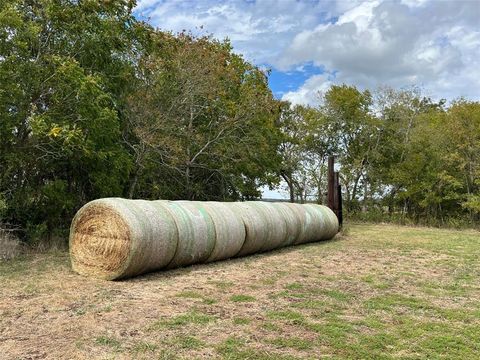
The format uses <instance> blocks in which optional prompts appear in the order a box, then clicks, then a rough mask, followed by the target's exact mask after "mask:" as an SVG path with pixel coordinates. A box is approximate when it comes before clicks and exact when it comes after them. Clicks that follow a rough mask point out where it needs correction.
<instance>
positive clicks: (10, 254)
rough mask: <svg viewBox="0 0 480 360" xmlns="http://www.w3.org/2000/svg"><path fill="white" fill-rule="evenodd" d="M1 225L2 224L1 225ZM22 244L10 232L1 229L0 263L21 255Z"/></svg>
mask: <svg viewBox="0 0 480 360" xmlns="http://www.w3.org/2000/svg"><path fill="white" fill-rule="evenodd" d="M0 225H1V224H0ZM21 250H22V244H21V242H20V240H18V238H17V237H16V236H15V235H14V234H13V233H12V232H10V231H6V230H3V229H2V228H1V227H0V261H2V260H10V259H13V258H15V257H17V256H18V255H20V253H21Z"/></svg>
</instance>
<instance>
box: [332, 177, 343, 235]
mask: <svg viewBox="0 0 480 360" xmlns="http://www.w3.org/2000/svg"><path fill="white" fill-rule="evenodd" d="M335 190H336V191H335V210H334V212H335V215H337V219H338V224H339V226H340V227H342V224H343V206H342V186H341V185H340V174H339V172H338V171H336V172H335Z"/></svg>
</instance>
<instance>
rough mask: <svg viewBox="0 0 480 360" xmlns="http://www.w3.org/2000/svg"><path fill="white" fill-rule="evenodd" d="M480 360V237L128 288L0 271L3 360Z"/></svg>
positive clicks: (46, 267)
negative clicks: (372, 359) (210, 359)
mask: <svg viewBox="0 0 480 360" xmlns="http://www.w3.org/2000/svg"><path fill="white" fill-rule="evenodd" d="M322 357H325V358H350V359H359V358H363V359H369V358H375V359H378V358H383V359H390V358H396V359H397V358H402V359H425V358H443V359H454V358H457V359H479V358H480V233H479V232H475V231H453V230H438V229H430V228H413V227H399V226H390V225H352V226H351V227H350V229H349V231H348V232H347V234H346V235H342V236H339V237H337V239H336V240H333V241H328V242H322V243H316V244H310V245H305V246H299V247H293V248H287V249H283V250H280V251H275V252H271V253H267V254H262V255H256V256H251V257H246V258H240V259H235V260H230V261H223V262H218V263H214V264H210V265H198V266H192V267H189V268H185V269H179V270H173V271H168V272H158V273H154V274H149V275H146V276H142V277H138V278H134V279H131V280H127V281H122V282H105V281H100V280H93V279H89V278H84V277H81V276H78V275H76V274H75V273H73V272H72V271H71V270H70V267H69V259H68V254H67V253H62V252H61V253H49V254H42V255H35V256H33V255H32V256H28V257H25V258H22V259H17V260H14V261H11V262H4V263H0V359H15V358H18V359H43V358H51V359H77V358H79V359H92V358H96V359H131V358H133V359H150V358H152V359H175V358H183V359H194V358H217V359H316V358H322Z"/></svg>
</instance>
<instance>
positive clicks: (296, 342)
mask: <svg viewBox="0 0 480 360" xmlns="http://www.w3.org/2000/svg"><path fill="white" fill-rule="evenodd" d="M270 343H271V344H273V345H275V346H276V347H279V348H291V349H295V350H309V349H311V348H312V347H313V345H312V342H311V341H309V340H305V339H302V338H299V337H288V338H284V337H279V338H276V339H273V340H271V341H270Z"/></svg>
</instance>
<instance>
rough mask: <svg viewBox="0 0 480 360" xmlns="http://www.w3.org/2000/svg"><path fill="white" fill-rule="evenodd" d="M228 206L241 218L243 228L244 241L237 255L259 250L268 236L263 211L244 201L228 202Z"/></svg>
mask: <svg viewBox="0 0 480 360" xmlns="http://www.w3.org/2000/svg"><path fill="white" fill-rule="evenodd" d="M228 207H230V209H232V212H233V213H234V214H235V215H236V216H237V217H238V218H240V219H241V220H242V222H243V226H244V228H245V241H244V242H243V245H242V247H241V249H240V251H239V252H238V253H237V256H244V255H249V254H253V253H256V252H259V251H260V250H261V249H262V247H263V246H264V244H265V243H266V242H267V239H268V236H269V228H268V226H267V221H268V220H267V218H266V215H265V213H264V212H263V211H261V210H260V209H259V208H257V207H254V206H252V205H251V204H250V203H245V202H234V203H228Z"/></svg>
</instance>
